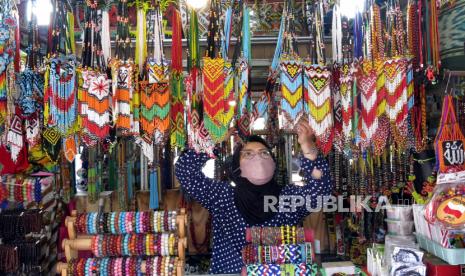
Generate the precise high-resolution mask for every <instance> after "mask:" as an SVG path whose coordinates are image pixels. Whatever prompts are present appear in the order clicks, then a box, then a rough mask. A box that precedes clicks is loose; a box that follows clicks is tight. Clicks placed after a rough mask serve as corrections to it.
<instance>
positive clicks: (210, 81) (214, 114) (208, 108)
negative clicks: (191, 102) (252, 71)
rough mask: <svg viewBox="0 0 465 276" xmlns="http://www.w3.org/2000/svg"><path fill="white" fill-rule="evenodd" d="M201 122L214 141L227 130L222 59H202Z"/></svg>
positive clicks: (217, 140) (219, 139) (221, 136)
mask: <svg viewBox="0 0 465 276" xmlns="http://www.w3.org/2000/svg"><path fill="white" fill-rule="evenodd" d="M202 73H203V111H204V113H203V122H204V125H205V128H206V129H207V130H208V132H209V133H210V137H211V138H212V139H213V141H214V142H216V143H218V142H220V141H221V140H222V138H223V137H224V135H225V134H226V132H227V130H228V125H224V124H223V118H222V116H223V115H224V81H225V78H224V59H223V58H210V57H205V58H204V59H203V70H202Z"/></svg>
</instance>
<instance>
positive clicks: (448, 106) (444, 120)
mask: <svg viewBox="0 0 465 276" xmlns="http://www.w3.org/2000/svg"><path fill="white" fill-rule="evenodd" d="M442 106H443V107H442V115H441V121H440V124H439V128H438V132H437V134H436V139H435V141H434V149H435V152H436V166H437V168H438V169H439V172H440V173H449V172H458V171H463V170H465V150H464V147H465V135H463V132H462V130H461V128H460V126H459V124H458V120H457V116H456V111H455V107H454V101H453V99H452V96H451V95H446V96H445V97H444V101H443V105H442Z"/></svg>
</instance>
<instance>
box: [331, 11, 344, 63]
mask: <svg viewBox="0 0 465 276" xmlns="http://www.w3.org/2000/svg"><path fill="white" fill-rule="evenodd" d="M340 9H341V8H340V7H339V5H338V4H334V7H333V24H332V36H331V38H332V41H333V43H332V47H333V63H341V62H342V25H341V10H340Z"/></svg>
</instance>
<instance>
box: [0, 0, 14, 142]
mask: <svg viewBox="0 0 465 276" xmlns="http://www.w3.org/2000/svg"><path fill="white" fill-rule="evenodd" d="M2 6H3V7H2V8H1V10H0V19H1V23H0V125H1V127H0V134H2V133H3V131H5V128H4V126H6V125H7V123H8V118H7V114H8V94H9V92H11V93H13V91H8V90H9V89H8V79H7V75H8V74H9V73H8V72H9V71H10V69H11V68H10V67H9V65H10V64H11V63H12V62H13V61H14V60H15V54H16V52H17V50H16V48H17V47H18V49H19V40H18V42H16V36H15V32H16V28H17V25H18V24H17V18H16V17H15V16H14V15H13V14H12V11H13V10H14V8H13V3H12V2H10V1H6V2H3V3H2ZM17 43H18V45H17V46H16V44H17ZM17 54H19V52H18V53H17ZM18 58H19V57H18ZM11 81H13V79H12V80H11ZM12 112H14V110H13V111H12Z"/></svg>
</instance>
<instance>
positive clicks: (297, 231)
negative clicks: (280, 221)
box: [247, 225, 305, 245]
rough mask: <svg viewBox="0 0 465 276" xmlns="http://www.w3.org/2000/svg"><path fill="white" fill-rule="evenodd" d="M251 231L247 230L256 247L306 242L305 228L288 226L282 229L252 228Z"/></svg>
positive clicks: (249, 238)
mask: <svg viewBox="0 0 465 276" xmlns="http://www.w3.org/2000/svg"><path fill="white" fill-rule="evenodd" d="M249 229H250V230H249ZM249 229H248V230H247V232H248V233H250V236H249V235H248V240H249V241H250V242H251V243H252V244H254V245H280V244H300V243H304V242H305V230H304V228H303V227H295V226H289V225H287V226H281V227H252V228H249Z"/></svg>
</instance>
